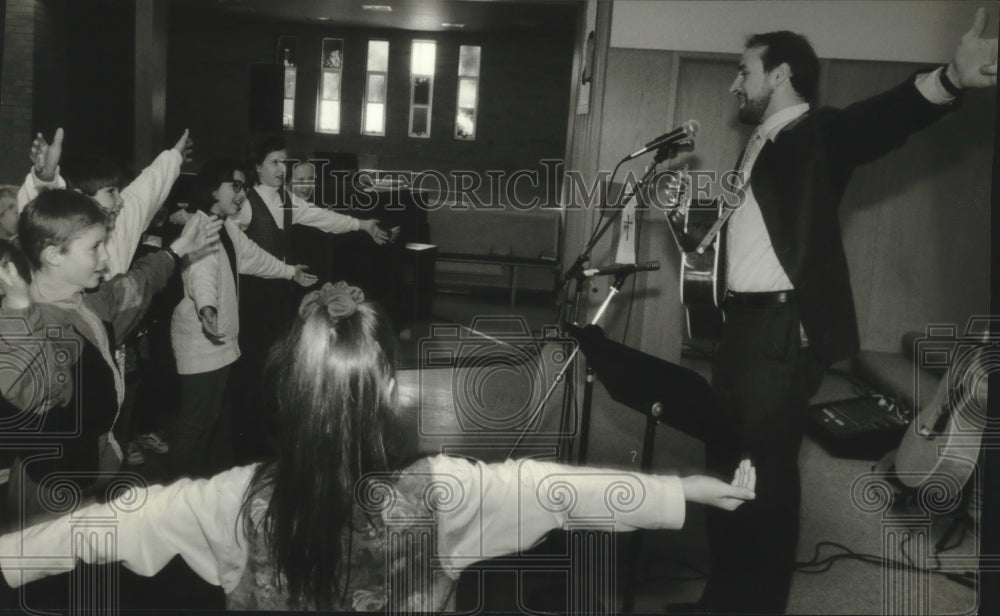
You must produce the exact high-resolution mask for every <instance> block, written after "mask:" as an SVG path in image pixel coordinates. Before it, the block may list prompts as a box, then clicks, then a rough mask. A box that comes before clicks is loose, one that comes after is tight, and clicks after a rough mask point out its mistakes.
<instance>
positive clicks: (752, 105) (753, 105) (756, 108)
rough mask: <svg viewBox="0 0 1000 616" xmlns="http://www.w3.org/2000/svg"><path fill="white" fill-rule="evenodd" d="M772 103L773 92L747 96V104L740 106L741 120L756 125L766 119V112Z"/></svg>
mask: <svg viewBox="0 0 1000 616" xmlns="http://www.w3.org/2000/svg"><path fill="white" fill-rule="evenodd" d="M770 103H771V93H770V92H768V93H767V94H765V95H760V96H757V97H755V98H750V97H747V99H746V104H744V105H743V106H741V107H740V110H739V116H738V117H739V120H740V122H742V123H743V124H750V125H752V126H756V125H758V124H760V123H761V120H763V119H764V112H765V111H767V106H768V105H769V104H770Z"/></svg>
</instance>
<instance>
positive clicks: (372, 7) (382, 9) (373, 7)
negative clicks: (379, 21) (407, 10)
mask: <svg viewBox="0 0 1000 616" xmlns="http://www.w3.org/2000/svg"><path fill="white" fill-rule="evenodd" d="M361 8H362V9H364V10H366V11H377V12H379V13H391V12H392V7H391V6H389V5H388V4H362V5H361Z"/></svg>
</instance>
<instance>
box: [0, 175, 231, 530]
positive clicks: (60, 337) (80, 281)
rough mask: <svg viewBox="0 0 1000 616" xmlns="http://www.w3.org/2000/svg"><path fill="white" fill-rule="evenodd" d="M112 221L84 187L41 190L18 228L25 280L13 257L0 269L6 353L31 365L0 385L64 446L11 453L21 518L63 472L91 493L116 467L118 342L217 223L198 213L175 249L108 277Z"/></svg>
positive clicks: (212, 236)
mask: <svg viewBox="0 0 1000 616" xmlns="http://www.w3.org/2000/svg"><path fill="white" fill-rule="evenodd" d="M108 220H109V217H108V214H107V212H106V211H105V210H104V209H102V208H101V207H100V206H99V205H97V203H95V202H94V200H93V199H91V198H89V197H85V196H83V195H81V194H79V193H76V192H73V191H69V190H50V191H46V192H44V193H42V194H41V195H40V196H39V197H38V198H37V199H35V200H34V201H32V202H31V203H29V204H28V207H26V208H25V210H24V212H23V213H22V215H21V220H20V223H19V227H18V228H19V237H20V241H21V248H22V251H23V252H24V255H25V257H26V258H27V261H28V263H29V266H30V268H31V283H30V285H29V284H28V283H27V282H26V281H25V279H24V277H23V276H22V275H21V274H20V273H19V272H18V270H17V268H16V267H15V266H14V264H13V263H7V264H5V265H4V266H3V267H2V268H0V292H2V294H3V296H4V297H3V301H2V303H0V328H2V331H0V333H2V334H3V335H0V354H8V357H11V358H17V361H18V365H20V366H23V367H24V369H23V370H21V371H16V370H5V371H0V395H2V396H3V397H4V398H5V399H6V400H8V401H9V402H11V403H12V404H13V405H14V406H16V407H17V408H19V409H21V411H22V412H24V413H25V414H26V417H35V418H37V422H36V424H35V427H34V431H35V433H37V434H43V435H46V436H47V437H48V436H50V437H51V438H48V439H46V440H45V441H44V444H52V445H56V444H58V445H61V446H62V452H61V455H51V454H50V455H48V456H46V457H44V459H38V460H35V461H33V462H31V463H25V464H22V463H20V461H16V462H15V464H14V466H13V468H12V471H11V480H10V481H11V483H10V494H11V495H16V496H17V497H12V498H10V499H9V501H8V506H9V508H10V509H12V513H14V514H15V518H14V519H18V518H17V517H16V515H18V514H22V513H23V514H24V516H25V519H27V518H29V517H30V516H33V515H36V514H41V513H44V508H45V507H44V504H45V503H46V502H50V503H51V502H53V501H52V500H51V498H52V494H51V493H48V494H47V493H46V490H49V491H51V490H57V489H58V485H57V484H58V483H60V482H61V481H66V482H69V483H70V484H73V485H75V486H76V487H77V489H78V490H79V491H80V493H81V494H82V495H83V496H84V497H87V496H92V495H93V494H92V488H94V486H95V484H96V483H97V481H98V479H99V476H100V475H102V474H108V473H112V474H113V473H114V472H117V470H118V469H119V467H120V464H121V460H122V455H121V449H120V447H118V445H117V443H116V442H115V440H114V436H113V434H112V430H113V428H114V425H115V423H116V421H117V417H118V413H119V412H120V410H121V405H122V401H123V399H124V396H125V387H124V381H123V376H122V369H121V365H120V361H119V360H118V358H116V354H115V351H114V350H115V349H116V348H117V346H118V345H119V344H120V343H121V340H122V339H123V338H124V337H125V336H127V335H128V334H129V332H130V331H131V329H132V328H134V327H135V325H136V324H137V323H138V322H139V320H140V318H141V317H142V315H143V313H144V312H145V310H146V309H147V308H148V306H149V303H150V300H151V298H152V296H153V294H154V293H156V291H158V290H159V289H161V288H162V287H163V286H164V285H165V284H166V281H167V279H168V278H169V277H170V275H171V273H172V272H173V271H174V268H175V267H176V266H177V264H178V262H179V261H180V260H181V259H182V258H184V257H188V258H189V259H195V260H196V259H197V258H198V257H199V256H200V254H201V253H202V252H204V251H205V250H207V249H208V248H209V247H210V246H211V244H212V242H214V241H217V239H218V238H217V235H218V230H219V227H220V226H221V222H219V221H211V220H209V219H208V218H207V217H205V216H200V217H198V218H196V219H192V220H191V221H189V223H188V225H186V226H185V228H184V231H183V233H182V234H181V236H180V237H179V238H178V239H177V240H176V241H175V242H174V243H173V244H171V245H170V247H169V248H168V249H166V250H161V251H159V252H156V253H153V254H151V255H148V256H146V257H143V258H142V259H140V260H139V261H137V262H136V264H135V265H134V266H133V267H132V269H131V270H130V271H129V272H128V273H127V274H123V275H120V276H116V277H114V278H112V279H111V280H108V281H105V282H103V283H102V282H101V277H102V275H103V274H104V273H105V271H106V270H107V267H108V258H109V257H108V251H107V249H106V248H105V242H106V239H107V237H108V224H109V222H108ZM91 290H92V291H91ZM85 291H89V292H86V293H85ZM36 457H37V456H36ZM47 479H48V480H49V485H48V487H47V488H46V487H45V484H46V480H47ZM56 479H58V481H57V480H56ZM46 499H49V500H48V501H46ZM57 500H58V499H57Z"/></svg>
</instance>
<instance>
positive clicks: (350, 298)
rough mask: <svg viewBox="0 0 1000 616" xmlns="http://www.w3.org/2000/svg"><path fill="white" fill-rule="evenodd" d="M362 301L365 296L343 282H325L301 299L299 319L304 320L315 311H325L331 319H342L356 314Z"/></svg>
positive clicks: (357, 289) (360, 291) (362, 292)
mask: <svg viewBox="0 0 1000 616" xmlns="http://www.w3.org/2000/svg"><path fill="white" fill-rule="evenodd" d="M364 301H365V294H364V291H362V290H361V289H359V288H357V287H352V286H350V285H349V284H347V283H346V282H344V281H343V280H341V281H340V282H338V283H336V284H334V283H330V282H327V283H324V284H323V286H322V287H320V288H319V289H316V290H315V291H310V292H309V293H306V295H305V297H303V298H302V304H301V305H300V306H299V318H300V319H303V320H305V319H308V318H309V317H310V316H312V315H313V313H315V312H316V311H317V310H326V313H327V314H329V315H330V316H331V317H332V318H334V319H343V318H346V317H349V316H351V315H352V314H354V313H355V312H357V310H358V306H359V305H360V304H361V303H362V302H364Z"/></svg>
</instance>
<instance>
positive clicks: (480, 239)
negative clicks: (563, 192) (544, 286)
mask: <svg viewBox="0 0 1000 616" xmlns="http://www.w3.org/2000/svg"><path fill="white" fill-rule="evenodd" d="M428 222H429V224H430V233H431V241H432V242H433V243H434V244H435V245H437V246H438V253H437V262H438V263H442V262H445V263H447V262H451V263H467V264H474V265H496V266H500V267H501V268H503V269H504V270H505V272H506V286H507V297H508V303H509V305H510V306H514V305H515V303H516V302H517V292H518V289H519V288H521V287H522V286H523V285H522V281H523V278H522V276H521V270H522V269H524V268H534V269H542V270H545V271H547V272H549V273H550V274H551V275H552V278H553V282H552V289H553V291H554V290H555V288H556V286H557V285H558V283H559V276H560V273H561V263H560V260H559V247H560V239H559V238H560V224H561V221H560V217H559V213H558V212H557V211H551V210H549V211H546V210H533V211H518V210H514V209H458V208H455V207H449V205H448V204H446V205H445V206H444V207H441V208H439V209H437V210H433V211H431V212H428ZM470 273H475V272H470Z"/></svg>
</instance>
